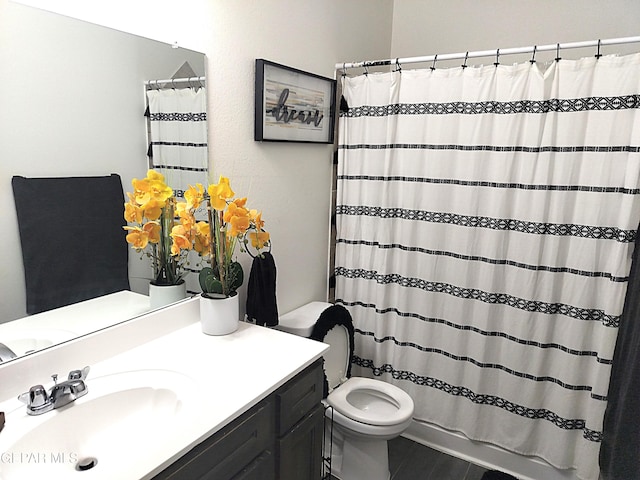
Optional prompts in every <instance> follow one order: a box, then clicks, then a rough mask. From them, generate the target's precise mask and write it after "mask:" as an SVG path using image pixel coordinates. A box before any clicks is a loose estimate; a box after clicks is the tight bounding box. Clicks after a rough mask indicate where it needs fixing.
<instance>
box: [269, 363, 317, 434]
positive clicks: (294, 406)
mask: <svg viewBox="0 0 640 480" xmlns="http://www.w3.org/2000/svg"><path fill="white" fill-rule="evenodd" d="M323 382H324V371H323V370H322V361H321V360H318V361H316V362H314V363H313V364H311V365H310V366H309V367H307V368H306V369H305V370H304V371H302V372H301V373H300V374H298V376H296V377H294V378H293V379H292V380H290V381H289V382H288V383H287V384H285V385H284V387H282V388H281V389H280V390H278V392H277V393H276V411H277V412H278V421H277V422H276V428H277V433H278V436H279V437H281V436H282V435H285V434H286V433H287V432H288V431H289V430H290V429H291V428H292V427H293V426H294V425H295V424H296V423H298V422H299V421H300V420H301V419H302V418H303V417H304V416H305V415H307V414H308V413H309V412H310V411H311V410H312V409H313V408H315V406H316V405H318V404H319V403H320V401H321V400H322V386H323Z"/></svg>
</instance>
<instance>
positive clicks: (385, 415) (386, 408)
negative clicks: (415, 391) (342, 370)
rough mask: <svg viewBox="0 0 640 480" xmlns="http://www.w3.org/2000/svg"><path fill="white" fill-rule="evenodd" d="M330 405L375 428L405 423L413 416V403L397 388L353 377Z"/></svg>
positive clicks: (336, 392)
mask: <svg viewBox="0 0 640 480" xmlns="http://www.w3.org/2000/svg"><path fill="white" fill-rule="evenodd" d="M327 403H328V404H329V405H331V406H332V407H333V408H334V409H335V410H336V411H337V412H339V413H341V414H342V415H344V416H346V417H348V418H350V419H352V420H355V421H357V422H360V423H364V424H367V425H373V426H389V425H398V424H404V423H405V422H407V421H410V420H411V417H412V416H413V408H414V406H413V400H412V399H411V397H410V396H409V395H408V394H407V393H406V392H404V391H403V390H401V389H399V388H398V387H396V386H395V385H391V384H390V383H386V382H382V381H380V380H375V379H371V378H361V377H352V378H350V379H348V380H347V381H346V382H344V383H343V384H342V385H340V386H339V387H338V388H336V389H335V390H333V392H331V393H330V394H329V396H328V397H327Z"/></svg>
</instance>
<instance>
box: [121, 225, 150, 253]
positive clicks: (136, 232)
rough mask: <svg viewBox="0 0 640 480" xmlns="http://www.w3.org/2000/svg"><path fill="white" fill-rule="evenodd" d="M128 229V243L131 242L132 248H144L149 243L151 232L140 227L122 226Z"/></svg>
mask: <svg viewBox="0 0 640 480" xmlns="http://www.w3.org/2000/svg"><path fill="white" fill-rule="evenodd" d="M122 228H124V229H125V230H128V231H129V233H128V234H127V243H129V244H131V247H132V248H135V249H136V250H142V249H144V248H145V247H146V246H147V244H148V243H149V233H148V232H145V231H144V230H142V229H141V228H140V227H122Z"/></svg>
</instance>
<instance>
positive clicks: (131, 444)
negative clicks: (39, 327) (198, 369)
mask: <svg viewBox="0 0 640 480" xmlns="http://www.w3.org/2000/svg"><path fill="white" fill-rule="evenodd" d="M86 382H87V386H88V388H89V391H88V393H87V394H86V395H85V396H83V397H81V398H80V399H78V400H76V401H75V402H72V403H70V404H69V405H66V406H65V407H62V408H60V409H57V410H53V411H50V412H48V413H45V414H42V415H39V416H28V415H27V414H26V410H24V409H20V410H16V411H13V412H11V413H9V415H8V416H7V420H6V425H5V429H4V430H3V431H2V433H1V434H0V452H2V455H3V458H2V459H3V461H2V462H0V479H2V480H20V479H33V478H47V479H48V480H49V479H52V478H53V479H57V478H60V479H62V478H64V479H73V478H78V479H81V480H84V479H96V478H124V477H122V472H127V473H131V470H132V468H133V469H134V470H135V468H134V467H133V466H135V464H136V463H141V462H142V463H144V459H145V458H147V459H148V458H149V456H153V455H154V453H155V451H154V450H157V448H156V446H155V445H154V442H155V443H156V444H158V445H160V446H161V445H162V442H163V438H166V437H167V436H168V435H174V434H175V431H178V430H179V428H180V424H181V423H182V422H185V421H188V420H187V417H188V416H190V415H193V411H197V409H189V408H185V407H186V405H187V404H188V403H190V402H191V401H193V400H194V398H195V397H194V393H195V391H196V389H195V382H194V381H193V380H192V379H190V378H189V377H186V376H184V375H182V374H179V373H176V372H171V371H167V370H144V371H136V372H126V373H118V374H114V375H109V376H104V377H98V378H93V379H92V378H91V375H89V378H88V379H87V380H86ZM192 421H193V419H192ZM160 460H163V459H160ZM157 463H158V464H159V463H160V462H157ZM82 468H85V469H84V470H83V469H82ZM39 475H42V477H38V476H39Z"/></svg>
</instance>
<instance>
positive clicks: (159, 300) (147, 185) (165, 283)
mask: <svg viewBox="0 0 640 480" xmlns="http://www.w3.org/2000/svg"><path fill="white" fill-rule="evenodd" d="M131 184H132V186H133V193H130V192H127V196H128V197H129V201H128V202H127V203H125V204H124V218H125V220H126V221H127V222H128V224H127V225H126V226H124V227H123V228H124V229H125V230H126V231H127V237H126V239H127V242H128V243H129V244H130V245H131V247H132V248H133V249H134V250H136V252H139V253H141V257H143V256H147V257H148V258H149V259H150V260H151V267H152V269H153V276H152V278H151V282H150V284H149V296H150V302H151V307H152V308H157V307H160V306H163V305H166V304H168V303H172V302H174V301H177V300H180V299H182V298H185V297H186V286H185V281H184V275H185V269H184V267H185V263H186V254H187V252H186V250H188V249H189V248H178V250H176V249H175V248H176V245H175V242H174V241H173V238H172V236H171V233H172V231H173V229H174V227H175V223H176V222H175V216H176V212H175V210H176V199H175V197H174V195H173V190H172V189H171V187H169V186H168V185H167V184H166V183H165V180H164V176H163V175H162V174H160V173H158V172H156V171H155V170H149V171H148V172H147V176H146V177H145V178H143V179H140V180H139V179H137V178H134V179H133V180H132V182H131Z"/></svg>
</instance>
